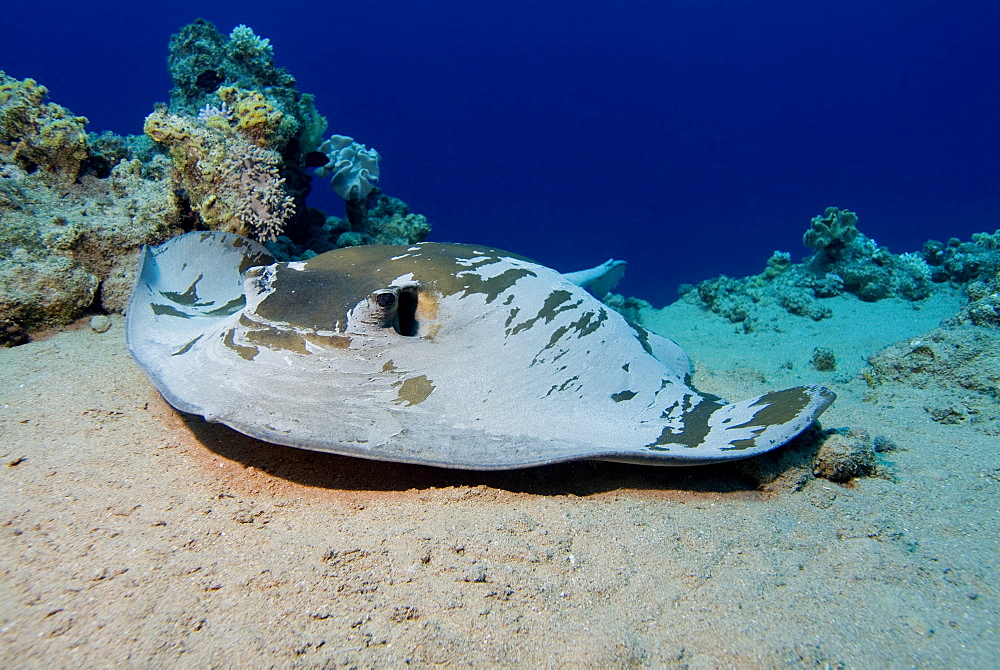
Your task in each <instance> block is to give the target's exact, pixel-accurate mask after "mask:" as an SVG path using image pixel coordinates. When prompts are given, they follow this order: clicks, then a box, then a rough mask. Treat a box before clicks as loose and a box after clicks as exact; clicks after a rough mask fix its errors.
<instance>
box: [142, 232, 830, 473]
mask: <svg viewBox="0 0 1000 670" xmlns="http://www.w3.org/2000/svg"><path fill="white" fill-rule="evenodd" d="M623 269H624V264H623V263H621V262H615V261H609V262H608V263H605V264H604V265H601V266H598V267H596V268H593V269H592V270H585V271H581V272H575V273H570V274H560V273H558V272H556V271H555V270H552V269H550V268H547V267H544V266H542V265H539V264H537V263H534V262H532V261H530V260H528V259H526V258H523V257H521V256H518V255H516V254H511V253H508V252H505V251H500V250H498V249H493V248H490V247H481V246H474V245H465V244H441V243H421V244H414V245H412V246H405V245H404V246H359V247H348V248H344V249H338V250H335V251H331V252H328V253H325V254H321V255H318V256H314V257H312V258H310V259H308V260H306V261H296V262H286V263H276V262H275V261H274V259H273V258H272V257H271V255H270V254H269V253H268V251H267V250H266V249H265V248H264V247H263V246H261V245H260V244H258V243H256V242H253V241H252V240H249V239H247V238H244V237H241V236H238V235H234V234H230V233H218V232H194V233H187V234H184V235H180V236H178V237H175V238H173V239H171V240H169V241H167V242H166V243H164V244H162V245H160V246H158V247H152V248H150V247H146V248H144V249H143V251H142V255H141V259H140V262H139V269H138V276H137V280H136V285H135V288H134V290H133V294H132V298H131V301H130V303H129V306H128V312H127V320H126V338H127V342H128V349H129V351H130V353H131V354H132V356H133V358H134V359H135V360H136V361H137V362H138V364H139V366H140V367H141V368H142V369H143V370H144V371H145V373H146V374H147V376H148V377H149V379H150V380H151V381H152V382H153V384H154V385H155V386H156V388H157V389H158V390H159V391H160V393H161V394H162V395H163V397H164V398H165V399H166V400H167V401H168V402H169V403H170V404H171V405H173V406H174V407H175V408H177V409H178V410H180V411H182V412H187V413H190V414H196V415H201V416H203V417H204V418H205V419H207V420H208V421H212V422H221V423H223V424H225V425H227V426H229V427H231V428H234V429H235V430H237V431H239V432H241V433H244V434H246V435H250V436H252V437H255V438H258V439H260V440H264V441H267V442H271V443H275V444H281V445H286V446H291V447H299V448H302V449H311V450H315V451H325V452H332V453H335V454H344V455H349V456H357V457H362V458H369V459H377V460H382V461H397V462H406V463H422V464H427V465H433V466H440V467H448V468H463V469H477V470H502V469H512V468H524V467H530V466H537V465H543V464H548V463H556V462H561V461H572V460H580V459H598V460H607V461H622V462H629V463H645V464H655V465H695V464H701V463H711V462H720V461H730V460H735V459H740V458H746V457H748V456H755V455H757V454H761V453H763V452H766V451H769V450H771V449H774V448H776V447H779V446H781V445H782V444H784V443H786V442H788V441H789V440H790V439H792V438H793V437H795V436H796V435H797V434H798V433H800V432H801V431H802V430H803V429H805V428H806V427H807V426H808V425H809V424H810V423H812V422H813V421H814V420H815V419H816V417H817V416H818V415H819V414H820V413H821V412H822V411H823V410H824V409H826V408H827V407H828V406H829V405H830V403H831V402H833V399H834V394H833V393H832V392H830V391H829V390H827V389H825V388H823V387H821V386H816V385H813V386H799V387H795V388H789V389H785V390H779V391H773V392H770V393H766V394H764V395H762V396H759V397H756V398H751V399H749V400H743V401H740V402H735V403H727V402H724V401H722V400H720V399H719V398H716V397H714V396H711V395H708V394H702V393H699V392H697V391H695V390H694V389H693V388H691V385H690V377H691V363H690V361H689V360H688V358H687V356H686V355H685V354H684V352H683V351H682V350H681V348H680V347H679V346H678V345H677V344H675V343H674V342H672V341H670V340H668V339H667V338H665V337H661V336H659V335H657V334H655V333H652V332H650V331H648V330H646V329H644V328H642V327H640V326H638V325H636V324H634V323H631V322H629V321H627V320H626V319H625V318H624V317H623V316H621V315H620V314H618V313H617V312H615V311H614V310H612V309H611V308H609V307H608V306H606V305H605V304H603V303H602V302H601V301H600V300H598V299H597V298H596V297H595V296H594V295H593V293H597V294H602V293H604V292H606V291H607V290H608V289H609V288H610V287H611V286H612V285H613V284H614V283H615V281H617V279H618V278H619V277H620V276H621V273H622V271H623ZM588 289H589V290H588ZM592 292H593V293H592Z"/></svg>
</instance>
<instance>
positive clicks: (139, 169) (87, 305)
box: [0, 159, 181, 344]
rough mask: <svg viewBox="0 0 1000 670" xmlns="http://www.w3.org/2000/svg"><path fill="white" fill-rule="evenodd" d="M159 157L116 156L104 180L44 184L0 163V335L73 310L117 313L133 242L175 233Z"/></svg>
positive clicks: (129, 277)
mask: <svg viewBox="0 0 1000 670" xmlns="http://www.w3.org/2000/svg"><path fill="white" fill-rule="evenodd" d="M166 167H167V166H165V165H163V160H162V159H161V160H159V161H154V162H153V163H151V164H149V165H146V166H143V165H142V163H141V162H140V161H138V160H123V161H122V162H120V163H119V164H118V165H117V166H116V167H115V168H114V169H113V170H112V172H111V174H110V175H109V176H108V177H107V178H106V179H99V178H97V177H95V176H92V175H86V176H84V177H82V178H81V180H80V181H79V182H77V183H73V184H69V185H66V184H65V183H64V182H63V181H62V179H61V177H62V175H61V174H60V175H59V177H60V178H59V179H58V180H57V182H56V183H57V186H56V187H54V186H53V183H52V181H51V179H49V176H50V174H47V173H44V172H43V171H42V170H36V171H35V172H33V173H31V174H28V173H26V172H25V171H24V170H22V169H21V168H20V166H18V165H10V164H7V165H2V166H0V219H2V221H3V225H2V226H0V258H3V259H4V260H3V262H0V344H19V343H22V342H26V341H27V340H28V339H29V333H30V332H31V331H33V330H38V329H41V328H45V327H50V326H58V325H62V324H65V323H69V322H70V321H72V320H74V319H76V318H79V317H80V316H82V315H83V314H84V313H85V312H86V311H87V310H89V309H99V310H104V311H108V312H120V311H122V310H123V309H124V308H125V305H126V303H127V301H128V296H129V292H130V291H131V288H132V282H133V270H134V267H135V263H136V258H137V256H138V252H139V249H140V247H141V246H142V245H143V244H157V243H159V242H162V241H163V240H165V239H167V238H169V237H170V236H171V235H173V234H176V233H178V232H181V226H180V223H181V222H180V217H179V216H178V213H177V206H176V201H175V197H174V194H173V192H172V190H171V188H170V180H169V179H168V178H167V172H168V170H167V169H166Z"/></svg>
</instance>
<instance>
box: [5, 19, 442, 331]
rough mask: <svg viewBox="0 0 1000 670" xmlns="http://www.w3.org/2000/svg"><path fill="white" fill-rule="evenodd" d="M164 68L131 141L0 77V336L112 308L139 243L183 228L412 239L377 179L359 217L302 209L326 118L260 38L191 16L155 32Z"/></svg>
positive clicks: (268, 235) (287, 240)
mask: <svg viewBox="0 0 1000 670" xmlns="http://www.w3.org/2000/svg"><path fill="white" fill-rule="evenodd" d="M169 66H170V73H171V76H172V78H173V82H174V88H173V90H172V91H171V94H170V105H169V107H168V106H159V107H157V109H155V110H154V111H153V113H152V114H150V115H149V117H148V118H147V119H146V123H145V128H144V130H145V135H143V136H139V137H135V136H126V137H122V136H119V135H115V134H114V133H109V132H105V133H103V134H100V135H95V134H90V135H88V134H87V132H86V129H85V125H86V123H87V119H86V118H84V117H81V116H75V115H73V114H72V113H71V112H70V111H69V110H67V109H65V108H63V107H61V106H59V105H57V104H55V103H52V102H48V101H47V100H46V95H47V90H46V89H45V87H44V86H41V85H39V84H38V83H37V82H35V81H34V80H31V79H25V80H23V81H21V80H17V79H14V78H12V77H9V76H7V75H6V74H5V73H3V72H0V345H11V344H18V343H21V342H25V341H27V340H28V339H29V338H30V335H31V333H32V332H34V331H37V330H40V329H43V328H47V327H51V326H59V325H63V324H66V323H69V322H71V321H73V320H75V319H77V318H79V317H80V316H83V315H84V314H86V313H87V312H88V311H89V312H121V311H123V310H124V309H125V306H126V303H127V301H128V295H129V291H130V290H131V285H132V281H133V270H134V267H135V263H136V258H137V256H138V252H139V249H140V248H141V246H142V245H143V244H158V243H160V242H163V241H164V240H166V239H168V238H169V237H171V236H173V235H176V234H178V233H181V232H185V231H188V230H193V229H216V230H226V231H231V232H237V233H242V234H245V235H248V236H251V237H254V238H256V239H259V240H264V241H269V240H276V241H272V242H269V244H270V245H271V246H272V248H273V250H275V251H276V252H278V255H279V257H280V258H282V259H284V260H289V259H295V258H303V257H308V256H311V255H314V254H316V253H321V252H323V251H327V250H329V249H333V248H337V247H340V246H348V245H356V244H371V243H379V244H408V243H412V242H417V241H421V240H423V239H424V238H425V237H426V236H427V233H428V232H429V230H430V226H429V225H428V223H427V220H426V219H425V218H424V217H423V216H421V215H419V214H413V213H411V212H410V211H409V209H408V208H407V206H406V205H405V203H403V202H402V201H400V200H397V199H395V198H390V197H388V196H386V195H384V194H382V193H381V191H379V190H378V189H374V190H372V191H371V193H365V194H364V195H365V196H367V197H366V198H364V199H363V200H362V201H359V202H363V204H364V217H363V225H361V226H352V225H351V224H350V223H349V222H348V221H346V220H345V219H340V218H337V217H327V216H326V215H325V214H324V213H323V212H321V211H319V210H316V209H310V208H308V207H306V206H305V202H304V199H305V195H306V193H307V192H308V190H309V182H310V177H309V176H308V174H307V173H306V164H307V162H308V158H307V156H308V155H309V154H310V152H314V150H315V149H316V148H317V147H318V146H319V145H320V143H321V142H322V137H323V134H324V132H325V130H326V119H324V118H323V117H322V116H321V115H320V114H319V113H318V112H317V111H316V108H315V105H314V103H313V98H312V96H310V95H307V94H302V93H299V92H298V90H297V89H296V87H295V80H294V79H293V78H292V77H291V75H289V74H288V73H287V72H286V71H285V70H284V69H282V68H279V67H277V66H275V64H274V57H273V51H272V48H271V45H270V44H269V43H268V41H267V40H266V39H262V38H260V37H257V36H256V35H255V34H254V33H253V31H252V30H250V29H249V28H247V27H246V26H237V27H236V28H235V29H234V30H233V31H232V32H231V33H230V35H229V36H228V37H226V36H224V35H222V34H221V33H219V32H218V31H217V30H216V29H215V27H214V26H212V24H210V23H208V22H207V21H196V22H195V23H193V24H191V25H189V26H186V27H184V28H183V29H181V31H180V32H179V33H177V34H176V35H174V36H173V38H172V39H171V42H170V56H169ZM368 176H369V177H374V176H375V175H373V174H372V173H371V171H369V174H368ZM352 193H353V192H352ZM358 193H359V194H360V191H358Z"/></svg>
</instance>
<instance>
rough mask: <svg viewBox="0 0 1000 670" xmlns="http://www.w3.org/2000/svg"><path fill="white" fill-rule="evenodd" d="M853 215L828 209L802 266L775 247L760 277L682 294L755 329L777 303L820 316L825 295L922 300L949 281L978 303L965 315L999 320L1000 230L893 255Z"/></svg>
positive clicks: (815, 224) (813, 228) (720, 280)
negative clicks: (764, 310) (760, 315)
mask: <svg viewBox="0 0 1000 670" xmlns="http://www.w3.org/2000/svg"><path fill="white" fill-rule="evenodd" d="M857 222H858V217H857V215H856V214H854V212H851V211H849V210H841V209H838V208H836V207H828V208H827V209H826V211H825V212H824V214H823V215H822V216H816V217H814V218H813V219H812V221H811V222H810V226H809V229H808V230H807V231H806V233H805V235H804V236H803V242H804V244H805V245H806V246H807V247H808V248H809V249H810V250H812V252H813V253H812V254H811V255H810V256H807V257H806V258H805V259H804V260H803V262H802V263H798V264H796V263H792V261H791V255H790V254H788V253H786V252H780V251H776V252H774V255H772V256H771V258H770V259H769V260H768V262H767V267H766V268H765V269H764V271H763V272H762V273H761V274H759V275H754V276H751V277H743V278H731V277H726V276H720V277H716V278H714V279H710V280H707V281H704V282H701V283H700V284H698V285H697V286H686V287H682V297H683V299H685V300H687V301H689V302H695V303H698V304H702V305H704V306H705V307H706V308H708V309H710V310H711V311H713V312H715V313H716V314H719V315H720V316H722V317H724V318H726V319H728V320H729V321H732V322H733V323H740V324H742V325H743V328H744V330H746V331H748V332H749V331H751V330H753V329H754V327H755V324H756V315H757V312H758V308H759V306H760V305H763V304H777V305H780V306H781V307H783V308H784V309H785V310H786V311H788V312H789V313H791V314H796V315H798V316H802V317H805V318H809V319H813V320H815V321H821V320H822V319H824V318H827V317H828V316H830V314H831V313H832V312H831V308H830V307H829V306H828V305H827V304H825V303H824V299H825V298H830V297H833V296H837V295H841V294H850V295H854V296H856V297H857V298H859V299H861V300H864V301H867V302H874V301H877V300H883V299H885V298H901V299H905V300H910V301H914V302H916V301H920V300H923V299H925V298H927V297H929V296H930V295H931V293H932V292H933V291H934V290H935V287H936V286H940V285H943V284H945V283H950V284H953V285H954V284H961V285H964V286H965V287H966V292H967V293H968V295H969V297H970V300H971V301H974V304H973V305H970V307H969V308H968V309H967V310H965V311H964V312H963V315H964V316H960V318H965V319H966V320H968V321H970V322H973V323H977V324H980V325H989V324H1000V296H998V290H1000V280H998V279H997V269H998V266H1000V233H998V234H994V235H987V234H985V233H983V234H977V235H974V236H973V240H972V241H971V242H960V241H959V240H950V241H949V242H948V243H947V244H942V243H940V242H933V241H932V242H928V243H927V244H925V245H924V248H923V249H922V250H921V251H920V252H914V253H904V254H899V255H895V254H892V253H890V252H889V250H888V249H886V248H885V247H880V246H878V245H877V244H875V242H874V241H873V240H871V239H869V238H868V237H866V236H865V235H864V234H863V233H862V232H861V231H859V230H858V228H857Z"/></svg>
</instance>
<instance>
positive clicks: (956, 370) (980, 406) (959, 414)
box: [865, 321, 1000, 435]
mask: <svg viewBox="0 0 1000 670" xmlns="http://www.w3.org/2000/svg"><path fill="white" fill-rule="evenodd" d="M868 363H869V365H870V367H869V368H868V369H867V370H866V371H865V378H866V379H868V380H869V383H870V384H872V385H880V384H886V383H895V384H899V385H902V386H903V387H905V388H916V389H934V390H935V391H937V393H936V394H935V395H934V398H935V400H934V402H933V404H928V405H926V406H925V407H924V411H926V412H927V414H928V416H929V417H930V418H931V419H932V420H933V421H936V422H937V423H942V424H950V425H970V426H973V427H975V428H977V429H979V430H982V431H984V432H986V433H988V434H990V435H1000V330H997V329H995V328H983V327H978V326H975V325H973V324H970V323H956V322H954V321H953V322H951V323H946V324H944V325H943V326H942V327H940V328H935V329H934V330H931V331H930V332H928V333H925V334H924V335H922V336H920V337H917V338H913V339H909V340H905V341H903V342H898V343H896V344H893V345H892V346H889V347H886V348H885V349H883V350H882V351H880V352H878V353H876V354H874V355H873V356H871V357H869V359H868ZM942 391H943V392H945V394H944V395H943V394H942V393H941V392H942ZM942 398H943V399H942Z"/></svg>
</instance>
